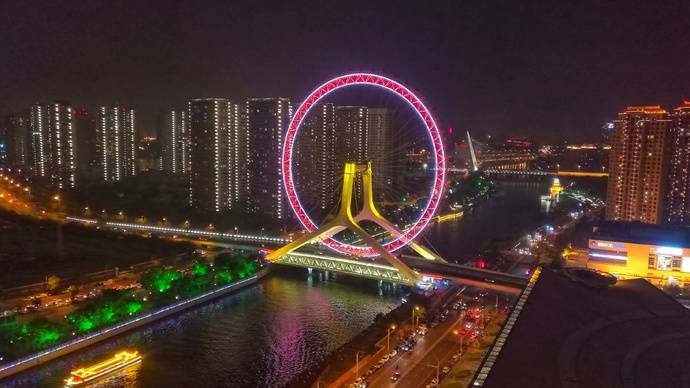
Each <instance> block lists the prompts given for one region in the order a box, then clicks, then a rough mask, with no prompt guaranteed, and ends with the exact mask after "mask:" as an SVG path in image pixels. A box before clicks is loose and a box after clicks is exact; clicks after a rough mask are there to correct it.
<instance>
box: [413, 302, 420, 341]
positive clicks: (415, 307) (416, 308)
mask: <svg viewBox="0 0 690 388" xmlns="http://www.w3.org/2000/svg"><path fill="white" fill-rule="evenodd" d="M415 310H416V311H419V306H414V307H413V308H412V333H413V334H414V330H415V328H416V326H417V325H415V322H414V312H415Z"/></svg>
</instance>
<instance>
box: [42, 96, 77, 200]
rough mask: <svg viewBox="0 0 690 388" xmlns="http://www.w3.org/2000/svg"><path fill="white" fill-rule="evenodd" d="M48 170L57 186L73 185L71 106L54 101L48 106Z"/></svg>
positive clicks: (72, 123)
mask: <svg viewBox="0 0 690 388" xmlns="http://www.w3.org/2000/svg"><path fill="white" fill-rule="evenodd" d="M48 108H49V109H48V133H49V138H50V141H49V143H50V147H49V151H50V152H49V153H50V157H49V159H50V168H49V170H50V172H51V177H52V180H53V182H54V183H55V184H56V185H57V187H59V188H65V187H74V186H75V184H76V175H77V147H76V144H77V142H76V136H75V132H74V115H73V111H72V106H71V105H70V104H69V103H67V102H54V103H52V104H50V105H49V106H48Z"/></svg>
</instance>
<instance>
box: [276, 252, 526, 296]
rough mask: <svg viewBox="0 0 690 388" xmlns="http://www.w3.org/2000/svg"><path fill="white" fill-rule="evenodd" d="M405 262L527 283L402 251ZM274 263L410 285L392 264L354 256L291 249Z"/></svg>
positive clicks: (512, 285)
mask: <svg viewBox="0 0 690 388" xmlns="http://www.w3.org/2000/svg"><path fill="white" fill-rule="evenodd" d="M400 259H401V260H402V261H403V262H404V263H405V264H407V265H409V266H410V267H412V268H414V269H416V270H417V271H419V272H420V273H425V274H436V275H441V276H444V277H447V278H456V279H459V280H460V281H467V282H471V283H472V284H473V285H476V286H479V287H487V288H501V289H502V290H504V291H517V290H521V289H522V288H524V287H525V285H526V284H527V280H528V279H527V278H525V277H521V276H517V275H512V274H507V273H503V272H496V271H489V270H484V269H479V268H472V267H466V266H462V265H459V264H452V263H443V262H438V261H431V260H427V259H423V258H419V257H415V256H409V255H402V256H401V258H400ZM276 263H277V264H283V265H291V266H296V267H303V268H317V269H321V270H325V271H333V272H340V273H344V274H348V275H353V276H359V277H365V278H370V279H376V280H383V281H388V282H394V283H400V284H407V285H412V284H413V283H414V282H413V280H411V279H408V278H406V277H405V276H403V275H402V274H401V273H400V272H399V271H398V270H397V269H396V268H394V267H391V266H388V265H382V264H378V263H375V262H372V261H368V260H367V259H363V260H354V259H351V258H347V257H341V256H334V255H325V254H318V253H303V252H292V253H289V254H287V255H283V256H281V257H280V258H279V259H278V260H276Z"/></svg>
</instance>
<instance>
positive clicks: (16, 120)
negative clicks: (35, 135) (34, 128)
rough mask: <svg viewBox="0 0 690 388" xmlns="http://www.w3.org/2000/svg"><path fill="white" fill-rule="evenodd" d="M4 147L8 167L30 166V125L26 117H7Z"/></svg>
mask: <svg viewBox="0 0 690 388" xmlns="http://www.w3.org/2000/svg"><path fill="white" fill-rule="evenodd" d="M4 147H5V152H6V155H7V163H8V164H9V165H10V166H14V167H30V166H31V125H30V120H29V116H28V115H21V114H11V115H8V116H7V118H6V119H5V142H4Z"/></svg>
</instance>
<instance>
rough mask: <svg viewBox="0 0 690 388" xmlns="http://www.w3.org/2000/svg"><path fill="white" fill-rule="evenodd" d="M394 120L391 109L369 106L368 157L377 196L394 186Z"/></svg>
mask: <svg viewBox="0 0 690 388" xmlns="http://www.w3.org/2000/svg"><path fill="white" fill-rule="evenodd" d="M392 120H393V118H392V114H391V111H390V110H389V109H386V108H369V117H368V121H369V122H368V125H369V130H368V135H369V137H368V146H367V151H368V153H367V159H368V160H370V161H371V164H372V165H371V168H372V170H373V171H372V172H373V178H374V195H375V196H377V197H378V196H380V195H381V194H383V193H385V192H387V191H390V190H391V189H392V187H393V172H394V169H393V167H394V165H393V162H394V160H393V159H394V157H393V155H392V152H393V150H392V149H393V137H392Z"/></svg>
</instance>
